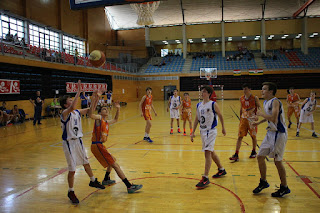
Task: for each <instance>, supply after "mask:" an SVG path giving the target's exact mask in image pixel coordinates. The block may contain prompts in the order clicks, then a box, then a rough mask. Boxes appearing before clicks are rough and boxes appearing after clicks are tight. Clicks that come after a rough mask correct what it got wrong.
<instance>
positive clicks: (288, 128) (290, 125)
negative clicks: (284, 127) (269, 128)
mask: <svg viewBox="0 0 320 213" xmlns="http://www.w3.org/2000/svg"><path fill="white" fill-rule="evenodd" d="M291 124H292V122H291V121H289V125H288V129H290V127H291Z"/></svg>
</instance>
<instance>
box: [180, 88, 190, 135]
mask: <svg viewBox="0 0 320 213" xmlns="http://www.w3.org/2000/svg"><path fill="white" fill-rule="evenodd" d="M183 96H184V99H183V100H182V104H181V108H182V109H181V117H182V120H183V135H187V133H186V122H187V120H188V122H189V128H190V134H191V133H192V121H191V120H192V113H191V99H190V97H189V93H187V92H186V93H184V94H183Z"/></svg>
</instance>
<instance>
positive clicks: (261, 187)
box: [253, 178, 270, 194]
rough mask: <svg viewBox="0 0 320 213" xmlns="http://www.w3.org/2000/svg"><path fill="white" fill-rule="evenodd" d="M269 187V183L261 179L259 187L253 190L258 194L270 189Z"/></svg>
mask: <svg viewBox="0 0 320 213" xmlns="http://www.w3.org/2000/svg"><path fill="white" fill-rule="evenodd" d="M269 186H270V185H269V183H268V182H267V181H264V180H262V179H261V178H260V183H259V186H258V187H257V188H255V189H254V190H253V193H254V194H258V193H259V192H261V191H262V189H265V188H268V187H269Z"/></svg>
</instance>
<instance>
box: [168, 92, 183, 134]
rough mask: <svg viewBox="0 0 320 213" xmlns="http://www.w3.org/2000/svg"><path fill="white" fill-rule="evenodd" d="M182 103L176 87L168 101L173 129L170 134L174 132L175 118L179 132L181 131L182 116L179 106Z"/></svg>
mask: <svg viewBox="0 0 320 213" xmlns="http://www.w3.org/2000/svg"><path fill="white" fill-rule="evenodd" d="M180 105H181V98H180V96H178V90H177V89H174V90H173V96H170V99H169V102H168V107H167V112H168V111H169V109H170V118H171V123H170V126H171V130H170V134H173V120H174V119H177V126H178V133H181V131H180V123H179V118H180V113H179V108H180Z"/></svg>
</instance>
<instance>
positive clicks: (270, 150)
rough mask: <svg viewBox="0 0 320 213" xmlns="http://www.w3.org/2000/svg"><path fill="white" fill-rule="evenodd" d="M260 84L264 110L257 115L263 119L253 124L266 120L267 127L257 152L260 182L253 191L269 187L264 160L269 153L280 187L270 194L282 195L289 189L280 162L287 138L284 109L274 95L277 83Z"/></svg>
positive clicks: (257, 191) (274, 195)
mask: <svg viewBox="0 0 320 213" xmlns="http://www.w3.org/2000/svg"><path fill="white" fill-rule="evenodd" d="M262 85H263V86H262V98H264V99H265V101H264V103H263V107H264V111H265V112H263V111H261V110H258V111H257V115H258V116H260V117H263V118H264V119H263V120H261V121H259V122H256V123H254V125H259V124H261V123H263V122H266V121H268V127H267V134H266V136H265V138H264V139H263V141H262V143H261V145H260V149H259V153H258V164H259V169H260V176H261V178H260V183H259V186H258V187H257V188H255V189H254V190H253V193H254V194H257V193H259V192H261V190H262V189H265V188H268V187H269V184H268V182H267V166H266V162H265V158H266V156H267V155H269V157H270V158H274V163H275V165H276V167H277V170H278V174H279V177H280V180H281V185H280V189H279V190H278V191H276V192H274V193H272V194H271V196H272V197H282V196H283V195H285V194H288V193H290V189H289V188H288V185H287V178H286V170H285V168H284V166H283V164H282V159H283V155H284V150H285V147H286V143H287V139H288V134H287V127H286V123H285V116H284V110H283V106H282V103H281V101H280V100H279V99H278V98H276V97H275V95H276V92H277V85H276V84H274V83H272V82H265V83H263V84H262Z"/></svg>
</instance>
